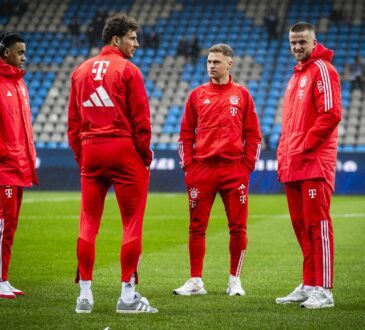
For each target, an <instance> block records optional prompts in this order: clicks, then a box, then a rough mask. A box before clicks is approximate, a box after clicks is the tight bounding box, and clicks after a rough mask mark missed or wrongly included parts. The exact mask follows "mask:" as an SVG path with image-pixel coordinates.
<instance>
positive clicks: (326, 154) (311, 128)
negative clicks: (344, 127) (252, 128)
mask: <svg viewBox="0 0 365 330" xmlns="http://www.w3.org/2000/svg"><path fill="white" fill-rule="evenodd" d="M332 56H333V51H332V50H329V49H327V48H325V47H323V46H322V45H321V44H317V46H316V47H315V48H314V50H313V52H312V54H311V55H310V56H309V58H308V59H306V60H305V61H303V62H300V63H298V64H297V65H296V66H295V67H294V74H293V75H292V77H291V78H290V80H289V83H288V85H287V88H286V93H285V97H284V103H283V113H282V135H281V138H280V141H279V146H278V150H277V157H278V175H279V181H281V182H290V181H298V180H306V179H314V178H324V179H325V180H326V181H327V183H328V184H329V185H330V186H331V188H332V190H334V184H335V174H336V159H337V126H338V123H339V122H340V121H341V86H340V80H339V77H338V73H337V71H336V69H335V68H334V67H333V65H332V64H331V63H330V62H331V59H332Z"/></svg>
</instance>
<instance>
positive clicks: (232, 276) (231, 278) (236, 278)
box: [229, 274, 241, 282]
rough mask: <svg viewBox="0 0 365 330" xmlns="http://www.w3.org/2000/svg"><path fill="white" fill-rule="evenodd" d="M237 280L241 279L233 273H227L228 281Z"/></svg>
mask: <svg viewBox="0 0 365 330" xmlns="http://www.w3.org/2000/svg"><path fill="white" fill-rule="evenodd" d="M237 280H238V281H240V282H241V279H240V278H239V277H238V276H234V275H231V274H229V281H230V282H233V281H237Z"/></svg>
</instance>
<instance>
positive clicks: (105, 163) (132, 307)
mask: <svg viewBox="0 0 365 330" xmlns="http://www.w3.org/2000/svg"><path fill="white" fill-rule="evenodd" d="M137 30H138V25H137V23H136V21H135V20H134V19H132V18H130V17H127V16H123V15H115V16H113V17H111V18H109V19H108V20H107V21H106V23H105V26H104V29H103V33H102V38H103V42H104V44H105V46H104V47H103V48H102V49H101V52H100V54H99V55H97V56H96V57H93V58H91V59H89V60H87V61H85V62H84V63H82V64H81V65H80V66H79V67H78V68H76V69H75V71H74V72H73V75H72V83H71V91H70V101H69V109H68V138H69V143H70V146H71V148H72V150H73V152H74V155H75V159H76V161H77V162H78V164H79V165H80V170H81V195H82V201H81V215H80V231H79V237H78V241H77V258H78V269H77V276H76V282H79V284H80V295H79V297H78V298H77V305H76V312H77V313H90V312H91V310H92V308H93V304H94V300H93V295H92V292H91V282H92V279H93V267H94V261H95V240H96V236H97V234H98V230H99V226H100V220H101V216H102V213H103V208H104V201H105V197H106V194H107V192H108V189H109V188H110V187H111V186H113V187H114V190H115V195H116V198H117V201H118V205H119V209H120V214H121V218H122V224H123V238H122V246H121V252H120V263H121V273H122V274H121V281H122V291H121V296H120V298H119V300H118V303H117V308H116V311H117V312H118V313H155V312H157V309H155V308H153V307H152V306H150V304H149V302H148V300H147V299H146V298H144V297H141V295H140V294H139V293H137V292H135V285H136V284H137V283H138V275H137V270H138V264H139V260H140V257H141V252H142V223H143V217H144V211H145V206H146V199H147V192H148V185H149V178H150V171H149V166H150V163H151V161H152V156H153V154H152V151H151V150H150V147H149V145H150V140H151V122H150V110H149V105H148V98H147V93H146V89H145V86H144V81H143V77H142V74H141V72H140V70H139V69H138V68H137V67H136V66H135V65H134V64H133V63H131V62H130V61H129V60H128V59H130V58H132V57H133V54H134V52H135V51H136V50H137V48H138V47H139V44H138V41H137Z"/></svg>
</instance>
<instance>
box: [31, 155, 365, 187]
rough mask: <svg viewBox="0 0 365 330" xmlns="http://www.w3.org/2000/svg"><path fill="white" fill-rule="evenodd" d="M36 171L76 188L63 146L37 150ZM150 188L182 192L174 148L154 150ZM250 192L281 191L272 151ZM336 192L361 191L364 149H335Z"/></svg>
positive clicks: (75, 172)
mask: <svg viewBox="0 0 365 330" xmlns="http://www.w3.org/2000/svg"><path fill="white" fill-rule="evenodd" d="M37 155H38V158H37V168H38V169H37V172H38V175H39V179H40V186H39V187H38V188H36V189H40V190H79V189H80V175H79V169H78V165H77V164H76V162H75V160H74V159H73V154H72V152H71V151H70V150H67V149H41V150H38V151H37ZM150 191H153V192H184V191H185V185H184V174H183V171H182V170H181V169H180V166H179V160H178V155H177V151H174V150H159V151H155V158H154V159H153V162H152V164H151V183H150ZM250 192H251V193H282V192H284V190H283V185H282V184H280V183H279V182H278V181H277V161H276V155H275V152H274V151H263V152H262V153H261V156H260V160H259V162H258V163H257V164H256V170H255V171H254V172H253V173H252V176H251V182H250ZM335 192H336V193H337V194H365V153H339V155H338V162H337V176H336V191H335Z"/></svg>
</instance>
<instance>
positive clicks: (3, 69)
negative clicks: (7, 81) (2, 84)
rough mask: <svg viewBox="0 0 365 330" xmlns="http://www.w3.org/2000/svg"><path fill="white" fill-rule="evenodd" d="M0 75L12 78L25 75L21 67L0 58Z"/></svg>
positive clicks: (19, 77)
mask: <svg viewBox="0 0 365 330" xmlns="http://www.w3.org/2000/svg"><path fill="white" fill-rule="evenodd" d="M0 75H1V76H4V77H8V78H13V79H21V78H23V76H24V75H25V71H24V70H23V69H19V68H17V67H15V66H13V65H10V64H7V63H5V62H4V61H3V60H2V59H1V58H0Z"/></svg>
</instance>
